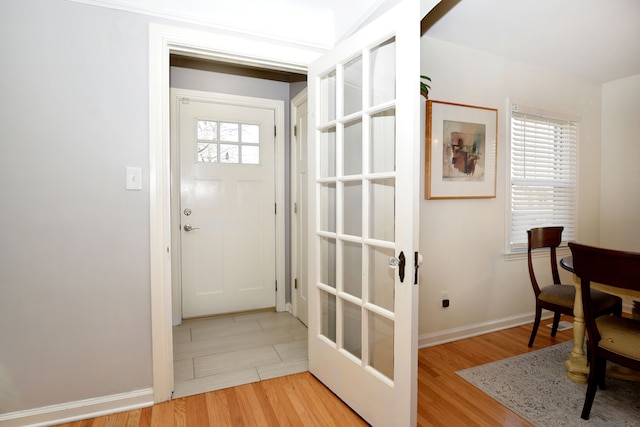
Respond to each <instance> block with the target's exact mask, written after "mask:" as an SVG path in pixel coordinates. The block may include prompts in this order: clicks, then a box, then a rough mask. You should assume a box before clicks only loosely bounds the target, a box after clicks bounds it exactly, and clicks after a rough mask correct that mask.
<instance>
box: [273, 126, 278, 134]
mask: <svg viewBox="0 0 640 427" xmlns="http://www.w3.org/2000/svg"><path fill="white" fill-rule="evenodd" d="M273 136H278V128H277V127H276V126H274V127H273Z"/></svg>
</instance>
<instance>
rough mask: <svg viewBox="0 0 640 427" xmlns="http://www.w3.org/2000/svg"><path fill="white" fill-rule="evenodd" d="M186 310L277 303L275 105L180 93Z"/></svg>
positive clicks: (203, 312)
mask: <svg viewBox="0 0 640 427" xmlns="http://www.w3.org/2000/svg"><path fill="white" fill-rule="evenodd" d="M177 108H178V112H177V114H178V126H179V129H178V138H179V147H180V152H179V157H180V207H179V215H180V229H181V231H180V233H181V236H180V240H181V257H182V262H181V271H182V277H181V282H182V316H183V317H184V318H189V317H196V316H207V315H213V314H220V313H230V312H238V311H245V310H253V309H260V308H266V307H274V306H275V305H276V297H275V295H276V290H275V289H276V272H275V266H276V260H275V245H276V243H275V227H276V220H275V178H274V162H275V136H274V129H275V126H274V110H273V109H268V108H256V107H249V106H245V105H234V104H233V103H218V102H210V101H206V100H198V99H191V98H188V97H182V98H179V99H178V102H177Z"/></svg>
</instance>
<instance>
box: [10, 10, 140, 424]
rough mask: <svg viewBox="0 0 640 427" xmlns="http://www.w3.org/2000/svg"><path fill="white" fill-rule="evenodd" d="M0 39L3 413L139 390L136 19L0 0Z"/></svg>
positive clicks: (137, 54) (138, 31)
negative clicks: (131, 172) (131, 187)
mask: <svg viewBox="0 0 640 427" xmlns="http://www.w3.org/2000/svg"><path fill="white" fill-rule="evenodd" d="M0 33H1V36H0V52H2V57H3V59H2V67H0V93H2V102H0V194H1V202H0V203H2V209H0V287H1V288H2V293H1V295H0V414H3V413H6V412H12V411H19V410H25V409H31V408H36V407H41V406H45V405H52V404H58V403H62V402H73V401H79V400H81V399H87V398H94V397H99V396H107V395H112V394H116V393H124V392H130V391H133V390H136V391H139V390H145V389H149V387H151V385H152V373H151V314H150V288H149V280H150V279H149V191H148V190H149V181H148V179H147V177H148V175H149V170H148V163H149V153H148V145H149V142H148V141H149V136H148V127H149V114H148V108H149V107H148V97H149V95H148V75H149V70H148V60H147V57H148V43H147V39H148V35H147V34H148V23H147V19H146V18H143V17H139V16H137V15H133V14H127V13H122V12H114V11H111V10H106V9H102V8H97V7H92V6H86V5H79V4H76V3H71V2H68V1H61V0H46V1H44V0H43V1H36V0H30V1H27V2H23V1H18V0H16V1H11V0H9V1H7V0H4V1H2V2H0ZM127 166H136V167H140V168H142V177H143V179H142V188H143V190H142V191H125V167H127Z"/></svg>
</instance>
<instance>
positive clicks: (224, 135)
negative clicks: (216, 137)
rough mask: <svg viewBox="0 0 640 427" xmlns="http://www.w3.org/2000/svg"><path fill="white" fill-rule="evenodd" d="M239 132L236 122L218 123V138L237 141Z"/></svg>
mask: <svg viewBox="0 0 640 427" xmlns="http://www.w3.org/2000/svg"><path fill="white" fill-rule="evenodd" d="M239 136H240V132H239V125H238V123H224V122H223V123H220V140H221V141H226V142H239V141H240V138H239Z"/></svg>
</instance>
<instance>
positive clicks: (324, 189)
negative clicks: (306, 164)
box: [319, 182, 336, 233]
mask: <svg viewBox="0 0 640 427" xmlns="http://www.w3.org/2000/svg"><path fill="white" fill-rule="evenodd" d="M320 209H321V211H320V224H319V225H320V230H321V231H329V232H332V233H335V231H336V184H335V183H334V182H329V183H322V184H320Z"/></svg>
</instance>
